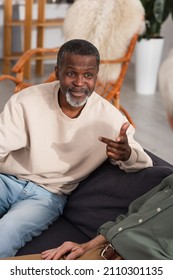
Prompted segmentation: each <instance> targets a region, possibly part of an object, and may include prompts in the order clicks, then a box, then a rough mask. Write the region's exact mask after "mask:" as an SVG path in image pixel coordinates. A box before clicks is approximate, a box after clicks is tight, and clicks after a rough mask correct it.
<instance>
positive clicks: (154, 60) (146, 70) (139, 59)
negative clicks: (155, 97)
mask: <svg viewBox="0 0 173 280" xmlns="http://www.w3.org/2000/svg"><path fill="white" fill-rule="evenodd" d="M163 45H164V39H163V38H159V39H149V40H147V39H142V40H141V41H139V42H137V44H136V48H135V89H136V92H137V93H139V94H154V93H155V91H156V87H157V74H158V69H159V66H160V62H161V57H162V50H163Z"/></svg>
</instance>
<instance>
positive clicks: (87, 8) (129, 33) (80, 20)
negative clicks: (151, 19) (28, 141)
mask: <svg viewBox="0 0 173 280" xmlns="http://www.w3.org/2000/svg"><path fill="white" fill-rule="evenodd" d="M144 26H145V24H144V9H143V6H142V4H141V2H140V0H106V1H105V0H76V1H75V2H74V3H73V4H72V5H71V6H70V8H69V9H68V11H67V14H66V18H65V21H64V26H63V31H64V37H65V41H68V40H71V39H85V40H88V41H90V42H92V43H93V44H94V45H95V46H96V47H97V48H98V50H99V52H100V57H101V59H116V58H120V57H122V56H123V55H124V54H125V52H126V51H127V48H128V45H129V43H130V40H131V39H132V37H133V35H134V34H135V33H138V34H141V33H142V32H143V31H144ZM120 69H121V65H120V64H113V65H110V64H104V65H101V67H100V71H99V78H100V79H101V80H102V81H103V80H104V81H107V80H108V81H114V80H116V79H117V77H118V75H119V73H120Z"/></svg>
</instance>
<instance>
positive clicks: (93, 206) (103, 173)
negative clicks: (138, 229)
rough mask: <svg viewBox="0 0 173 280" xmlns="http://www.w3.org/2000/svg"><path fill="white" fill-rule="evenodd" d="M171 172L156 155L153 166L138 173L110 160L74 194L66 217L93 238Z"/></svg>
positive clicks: (172, 169) (170, 168)
mask: <svg viewBox="0 0 173 280" xmlns="http://www.w3.org/2000/svg"><path fill="white" fill-rule="evenodd" d="M150 155H151V156H152V154H150ZM161 164H163V166H161ZM171 173H173V166H171V165H168V164H166V165H165V164H164V162H162V160H160V162H159V164H158V163H157V157H155V156H154V166H153V167H150V168H146V169H144V170H141V171H139V172H136V173H125V172H124V171H122V170H120V169H119V167H118V166H113V165H111V164H110V163H109V160H107V161H105V162H104V163H103V164H102V165H101V166H100V167H99V168H97V169H96V170H95V171H94V172H93V173H92V174H90V176H88V178H87V179H85V180H84V181H83V182H81V183H80V185H79V186H78V188H77V189H76V190H75V191H74V192H73V193H72V194H71V196H70V197H69V200H68V203H67V205H66V207H65V211H64V214H63V215H64V217H65V218H66V219H67V220H69V221H70V222H71V223H73V224H74V225H75V226H76V227H77V228H79V229H80V230H81V232H83V233H84V234H86V235H88V236H89V237H90V238H92V237H94V236H95V235H96V233H97V230H98V228H99V227H100V226H101V225H102V224H103V223H104V222H106V221H108V220H115V219H116V217H117V216H118V215H119V214H121V213H126V212H127V210H128V206H129V204H130V203H131V202H132V201H133V200H134V199H136V198H137V197H139V196H141V195H143V194H144V193H145V192H147V191H149V190H150V189H151V188H153V187H155V186H156V185H158V184H159V183H160V182H161V180H162V179H163V178H165V177H166V176H168V175H170V174H171Z"/></svg>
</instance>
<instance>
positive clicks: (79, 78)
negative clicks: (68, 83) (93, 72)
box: [74, 75, 84, 87]
mask: <svg viewBox="0 0 173 280" xmlns="http://www.w3.org/2000/svg"><path fill="white" fill-rule="evenodd" d="M74 82H75V85H76V86H78V87H81V86H83V85H84V77H83V76H82V75H78V76H76V78H75V81H74Z"/></svg>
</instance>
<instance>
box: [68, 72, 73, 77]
mask: <svg viewBox="0 0 173 280" xmlns="http://www.w3.org/2000/svg"><path fill="white" fill-rule="evenodd" d="M67 76H68V77H74V76H75V73H74V72H68V73H67Z"/></svg>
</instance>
